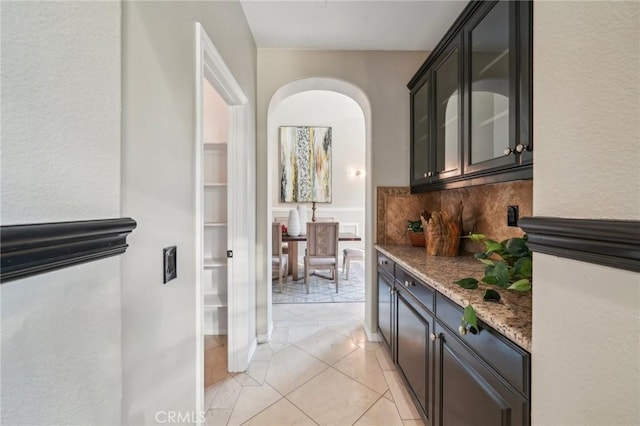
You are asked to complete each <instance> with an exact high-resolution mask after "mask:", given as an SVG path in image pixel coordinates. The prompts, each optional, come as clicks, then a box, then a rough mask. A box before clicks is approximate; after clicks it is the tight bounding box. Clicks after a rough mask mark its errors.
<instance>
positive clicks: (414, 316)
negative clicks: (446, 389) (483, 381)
mask: <svg viewBox="0 0 640 426" xmlns="http://www.w3.org/2000/svg"><path fill="white" fill-rule="evenodd" d="M396 296H397V297H396V301H397V302H396V306H397V324H398V337H397V348H396V351H397V365H398V367H399V369H400V372H401V373H402V375H403V376H404V378H405V379H406V381H407V382H408V383H409V385H410V390H411V391H412V392H413V394H414V397H415V398H416V400H417V401H418V404H419V405H420V408H422V410H423V412H424V413H423V414H424V416H425V417H426V418H427V419H429V420H430V412H431V404H430V397H431V380H430V377H432V375H431V369H432V365H433V363H432V353H433V350H432V349H431V348H432V345H431V339H430V338H429V336H430V335H431V334H432V333H433V322H434V321H433V316H432V315H431V314H429V313H428V312H427V311H425V310H423V309H421V307H420V306H419V305H417V304H416V303H415V301H413V300H411V296H409V295H407V294H405V293H403V292H402V291H401V288H399V289H398V290H396Z"/></svg>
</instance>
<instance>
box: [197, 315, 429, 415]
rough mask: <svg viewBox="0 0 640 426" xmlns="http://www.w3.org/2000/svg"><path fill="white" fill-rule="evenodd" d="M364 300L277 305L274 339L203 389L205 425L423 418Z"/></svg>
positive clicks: (261, 345)
mask: <svg viewBox="0 0 640 426" xmlns="http://www.w3.org/2000/svg"><path fill="white" fill-rule="evenodd" d="M363 318H364V303H331V304H327V303H325V304H282V305H274V306H273V320H274V321H273V323H274V330H273V334H272V340H271V342H269V343H263V344H260V345H258V349H257V350H256V353H255V355H254V357H253V360H252V362H251V364H250V365H249V369H248V370H247V372H245V373H239V374H229V375H228V376H227V377H226V378H225V379H223V380H221V381H219V382H218V383H216V384H214V385H213V386H210V387H208V388H207V389H206V390H205V407H206V408H207V420H206V424H207V425H258V426H280V425H379V426H383V425H384V426H392V425H398V426H404V425H412V426H413V425H423V422H422V420H420V416H419V414H418V412H417V410H416V408H415V407H414V405H413V403H412V402H411V399H410V397H409V395H408V393H407V390H406V388H405V386H404V384H403V383H402V380H401V379H400V377H399V376H398V372H397V371H396V370H395V368H394V366H393V363H392V362H391V360H390V359H389V357H388V355H387V352H386V350H385V349H384V348H383V347H382V346H381V345H380V344H379V343H374V342H367V341H366V337H365V332H364V329H363V327H362V322H363Z"/></svg>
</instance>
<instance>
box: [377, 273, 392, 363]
mask: <svg viewBox="0 0 640 426" xmlns="http://www.w3.org/2000/svg"><path fill="white" fill-rule="evenodd" d="M393 281H394V279H393V277H391V276H389V275H388V274H387V272H385V271H384V270H382V269H381V268H378V329H379V330H380V334H381V335H382V338H383V339H384V341H385V343H386V344H387V346H388V347H389V349H390V350H391V353H392V354H393V348H394V344H393V338H392V328H391V327H392V313H393V309H392V306H393V305H392V302H391V301H392V293H391V292H392V291H393ZM392 358H393V355H392Z"/></svg>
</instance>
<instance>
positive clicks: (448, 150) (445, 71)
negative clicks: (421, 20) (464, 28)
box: [432, 42, 462, 179]
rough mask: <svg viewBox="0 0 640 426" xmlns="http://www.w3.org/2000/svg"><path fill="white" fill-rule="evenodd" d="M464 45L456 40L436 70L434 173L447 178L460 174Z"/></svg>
mask: <svg viewBox="0 0 640 426" xmlns="http://www.w3.org/2000/svg"><path fill="white" fill-rule="evenodd" d="M460 50H461V49H460V44H459V42H454V43H453V44H452V45H451V47H450V49H449V51H448V53H447V54H445V55H443V58H442V60H441V61H440V62H439V63H438V64H437V65H436V67H435V68H434V71H433V82H434V83H433V84H434V91H435V93H434V96H435V100H434V102H435V104H434V109H435V111H434V115H435V121H434V126H435V129H434V143H433V148H432V152H433V154H432V155H433V158H434V160H435V164H434V170H433V172H434V174H435V176H436V178H437V179H444V178H448V177H451V176H456V175H458V174H460V141H461V132H460V123H461V119H460V116H461V107H462V102H461V99H460V87H461V80H462V78H461V73H460V69H461V67H460V65H461V60H460Z"/></svg>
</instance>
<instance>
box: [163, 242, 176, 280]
mask: <svg viewBox="0 0 640 426" xmlns="http://www.w3.org/2000/svg"><path fill="white" fill-rule="evenodd" d="M177 252H178V248H177V247H176V246H171V247H167V248H164V249H162V257H163V262H162V267H163V277H164V281H163V282H164V283H165V284H166V283H168V282H169V281H171V280H172V279H174V278H177V277H178V269H177V264H178V258H177Z"/></svg>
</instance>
